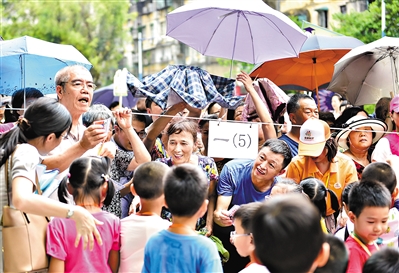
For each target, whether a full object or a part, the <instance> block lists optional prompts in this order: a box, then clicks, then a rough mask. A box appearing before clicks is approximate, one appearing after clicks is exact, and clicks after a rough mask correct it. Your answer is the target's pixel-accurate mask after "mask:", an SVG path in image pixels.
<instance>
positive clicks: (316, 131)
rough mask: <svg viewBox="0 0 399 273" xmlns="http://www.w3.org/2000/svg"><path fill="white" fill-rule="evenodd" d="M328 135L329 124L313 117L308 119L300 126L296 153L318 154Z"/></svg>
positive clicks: (301, 154) (314, 155)
mask: <svg viewBox="0 0 399 273" xmlns="http://www.w3.org/2000/svg"><path fill="white" fill-rule="evenodd" d="M330 135H331V133H330V126H328V124H327V123H326V122H325V121H323V120H320V119H315V118H310V119H308V120H307V121H305V122H304V123H303V124H302V126H301V130H300V136H299V145H298V155H300V156H312V157H316V156H319V155H320V154H321V153H322V152H323V149H324V146H325V144H326V141H327V140H328V139H329V138H330Z"/></svg>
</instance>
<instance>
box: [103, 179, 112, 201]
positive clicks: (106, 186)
mask: <svg viewBox="0 0 399 273" xmlns="http://www.w3.org/2000/svg"><path fill="white" fill-rule="evenodd" d="M108 183H109V182H108V181H106V182H104V183H103V184H102V186H101V202H103V201H104V200H105V197H107V192H108ZM111 183H112V182H111Z"/></svg>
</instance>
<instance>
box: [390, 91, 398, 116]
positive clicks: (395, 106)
mask: <svg viewBox="0 0 399 273" xmlns="http://www.w3.org/2000/svg"><path fill="white" fill-rule="evenodd" d="M389 109H390V110H389V112H392V111H394V112H395V113H399V95H396V96H395V97H393V99H392V100H391V103H390V104H389Z"/></svg>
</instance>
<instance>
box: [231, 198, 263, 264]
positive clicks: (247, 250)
mask: <svg viewBox="0 0 399 273" xmlns="http://www.w3.org/2000/svg"><path fill="white" fill-rule="evenodd" d="M261 205H262V203H260V202H253V203H249V204H245V205H242V206H240V208H239V209H238V210H237V211H236V212H235V213H234V228H235V231H233V232H232V234H231V236H230V240H231V242H232V243H233V244H234V246H235V247H236V249H237V252H238V254H240V256H242V257H247V256H249V255H250V254H251V253H252V252H253V251H254V250H255V245H254V242H253V236H252V226H251V220H252V217H253V216H254V214H255V211H256V210H257V209H259V208H260V207H261Z"/></svg>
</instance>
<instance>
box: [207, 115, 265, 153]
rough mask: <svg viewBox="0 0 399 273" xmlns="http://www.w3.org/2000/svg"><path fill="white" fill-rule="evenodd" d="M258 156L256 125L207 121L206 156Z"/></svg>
mask: <svg viewBox="0 0 399 273" xmlns="http://www.w3.org/2000/svg"><path fill="white" fill-rule="evenodd" d="M257 154H258V124H256V123H255V124H253V123H237V122H234V123H233V122H226V121H218V120H214V121H213V120H211V121H209V135H208V156H210V157H216V158H249V159H254V158H256V156H257Z"/></svg>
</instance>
